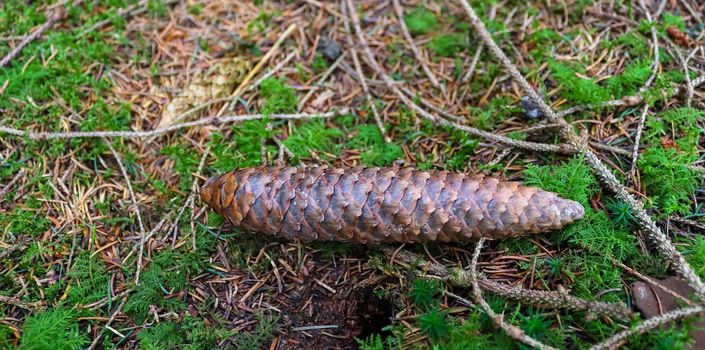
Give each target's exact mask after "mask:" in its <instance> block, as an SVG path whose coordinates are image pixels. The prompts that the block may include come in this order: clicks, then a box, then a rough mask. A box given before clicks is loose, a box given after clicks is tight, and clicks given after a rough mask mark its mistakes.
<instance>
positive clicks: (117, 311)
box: [88, 298, 127, 350]
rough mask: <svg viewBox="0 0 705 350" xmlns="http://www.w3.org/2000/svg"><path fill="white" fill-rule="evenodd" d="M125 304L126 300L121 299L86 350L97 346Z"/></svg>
mask: <svg viewBox="0 0 705 350" xmlns="http://www.w3.org/2000/svg"><path fill="white" fill-rule="evenodd" d="M126 302H127V298H125V299H123V300H122V302H121V303H120V305H118V307H117V308H116V309H115V311H114V312H113V314H112V315H110V318H109V319H108V322H106V323H105V326H104V327H103V329H102V330H101V331H100V333H98V336H97V337H95V339H93V342H91V345H90V346H89V347H88V350H92V349H93V348H95V346H96V345H98V342H99V341H100V338H102V337H103V334H105V330H106V329H107V328H108V327H110V325H111V324H112V323H113V321H115V317H117V315H118V314H119V313H120V311H122V308H123V306H125V303H126Z"/></svg>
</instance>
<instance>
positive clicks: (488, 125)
mask: <svg viewBox="0 0 705 350" xmlns="http://www.w3.org/2000/svg"><path fill="white" fill-rule="evenodd" d="M468 110H469V111H470V113H471V120H470V122H471V124H472V126H474V127H476V128H478V129H482V130H492V129H494V128H495V127H497V124H499V123H500V122H501V121H502V119H504V118H506V117H507V116H508V115H510V114H512V113H517V112H520V111H521V109H520V108H519V107H517V104H516V103H515V102H514V101H513V100H512V97H510V96H507V95H500V96H497V97H494V98H493V99H491V100H490V101H489V103H488V104H487V106H485V107H484V108H480V107H468Z"/></svg>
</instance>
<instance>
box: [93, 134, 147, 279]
mask: <svg viewBox="0 0 705 350" xmlns="http://www.w3.org/2000/svg"><path fill="white" fill-rule="evenodd" d="M103 141H104V142H105V144H107V145H108V148H109V149H110V153H112V154H113V157H115V161H116V162H117V164H118V166H119V167H120V172H121V173H122V177H123V178H124V179H125V182H126V183H127V190H128V192H129V193H130V199H131V200H132V205H133V207H134V209H135V215H137V224H138V225H139V228H140V241H139V253H138V255H137V272H136V273H135V284H139V283H140V272H141V271H142V255H144V237H145V235H146V234H147V232H146V231H145V229H144V224H143V223H142V213H140V207H139V205H138V204H137V196H136V195H135V191H133V190H132V184H131V183H130V177H129V176H128V175H127V170H125V166H124V165H123V164H122V160H121V159H120V156H119V155H118V153H117V152H116V151H115V148H113V145H112V144H111V143H110V140H108V139H106V138H103Z"/></svg>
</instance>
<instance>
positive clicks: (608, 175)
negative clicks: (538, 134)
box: [458, 0, 705, 300]
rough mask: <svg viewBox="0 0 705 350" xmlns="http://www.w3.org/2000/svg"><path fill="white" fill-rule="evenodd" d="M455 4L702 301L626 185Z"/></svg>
mask: <svg viewBox="0 0 705 350" xmlns="http://www.w3.org/2000/svg"><path fill="white" fill-rule="evenodd" d="M458 1H459V2H460V3H461V5H462V6H463V8H464V9H465V12H466V13H467V15H468V17H469V18H470V22H471V23H472V25H473V26H474V27H475V29H476V30H477V33H478V34H479V36H480V38H481V39H482V41H483V42H484V43H485V45H486V46H487V47H488V48H489V49H490V51H491V52H492V53H493V54H494V56H495V57H496V58H497V59H499V61H500V62H501V63H502V64H503V65H504V66H505V67H506V68H507V70H509V72H510V74H511V75H512V76H513V77H514V79H515V80H516V81H517V82H518V83H519V85H520V86H521V87H522V89H523V90H524V91H525V92H526V93H527V94H528V95H529V97H530V98H531V99H532V100H533V101H534V102H535V103H536V105H537V106H538V107H539V108H540V109H541V111H542V112H543V113H544V115H545V116H546V117H547V118H548V119H549V121H550V122H552V123H557V124H560V125H561V127H560V129H559V130H560V133H561V136H563V138H565V139H566V140H567V141H568V142H569V143H571V144H572V145H573V146H574V147H576V148H577V149H578V150H579V151H580V152H581V153H582V154H583V155H584V159H585V161H586V162H587V164H588V165H589V166H590V167H591V168H592V169H593V171H594V172H595V173H596V175H597V177H598V178H599V179H600V180H601V182H602V183H603V184H604V186H606V187H607V188H609V189H610V190H611V191H613V192H614V193H615V195H616V196H617V197H618V198H619V199H621V200H622V201H624V202H626V203H628V204H629V206H630V207H631V208H632V209H633V212H634V216H635V218H636V219H637V222H638V223H639V225H640V226H641V228H642V229H643V230H644V231H645V232H646V233H647V234H648V236H649V238H650V239H651V240H652V241H654V243H655V245H656V247H657V248H658V249H659V250H660V251H661V253H662V254H663V255H665V256H666V258H668V259H669V260H670V261H671V262H672V263H673V265H674V268H675V270H676V271H677V272H678V273H679V274H680V275H681V276H682V277H683V278H685V279H686V280H687V281H688V284H690V286H691V287H692V288H693V289H694V290H695V291H696V293H697V295H698V297H699V298H700V299H701V300H705V284H703V282H702V280H700V278H699V277H698V276H697V275H696V274H695V271H693V269H692V267H691V266H690V265H689V264H688V262H687V261H686V260H685V258H684V257H683V255H682V254H681V253H680V252H679V251H678V250H677V249H676V248H675V246H673V244H672V243H671V241H670V240H669V239H668V237H667V236H666V234H664V233H663V231H662V230H661V229H660V228H659V227H658V226H656V223H655V222H654V221H653V220H652V219H651V217H650V216H649V215H648V214H647V213H646V211H645V210H644V205H643V203H642V202H641V201H639V200H638V199H636V198H635V197H634V196H633V195H632V194H631V193H629V190H628V189H627V188H626V187H625V186H623V185H622V184H620V182H619V180H617V178H616V177H615V176H614V174H613V173H612V172H611V171H610V170H609V169H608V168H607V166H606V165H605V164H604V163H602V161H600V159H599V158H598V157H597V155H596V154H595V153H594V152H593V151H592V150H590V149H589V148H588V147H587V145H586V144H585V142H584V141H583V140H582V139H581V138H580V136H578V135H577V134H576V133H575V131H574V130H573V128H572V127H571V126H570V124H568V123H567V122H566V121H565V119H563V118H561V117H559V116H558V115H557V114H556V113H555V112H554V111H553V110H552V109H551V107H549V106H548V104H546V102H545V101H544V100H543V98H541V96H540V95H539V94H538V93H537V92H536V90H534V88H533V87H532V86H531V85H530V84H529V82H528V81H527V80H526V79H525V78H524V76H523V75H522V74H521V73H520V72H519V70H518V69H517V68H516V66H515V65H514V64H513V63H512V62H511V61H510V60H509V58H508V57H507V55H506V54H504V52H503V51H502V49H500V47H499V46H498V45H497V43H496V42H495V41H494V39H492V35H491V34H490V32H489V31H488V30H487V28H486V27H485V25H484V23H482V20H480V18H479V17H478V16H477V14H476V13H475V10H473V9H472V7H470V5H469V4H468V2H467V1H466V0H458Z"/></svg>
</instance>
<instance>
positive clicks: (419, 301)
mask: <svg viewBox="0 0 705 350" xmlns="http://www.w3.org/2000/svg"><path fill="white" fill-rule="evenodd" d="M437 291H438V284H437V283H436V281H433V280H429V279H425V278H420V277H417V278H416V279H414V281H413V282H411V290H409V297H411V300H412V301H413V302H414V305H416V306H419V307H426V306H429V305H431V304H432V303H433V301H434V300H433V297H434V296H435V295H436V292H437Z"/></svg>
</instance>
